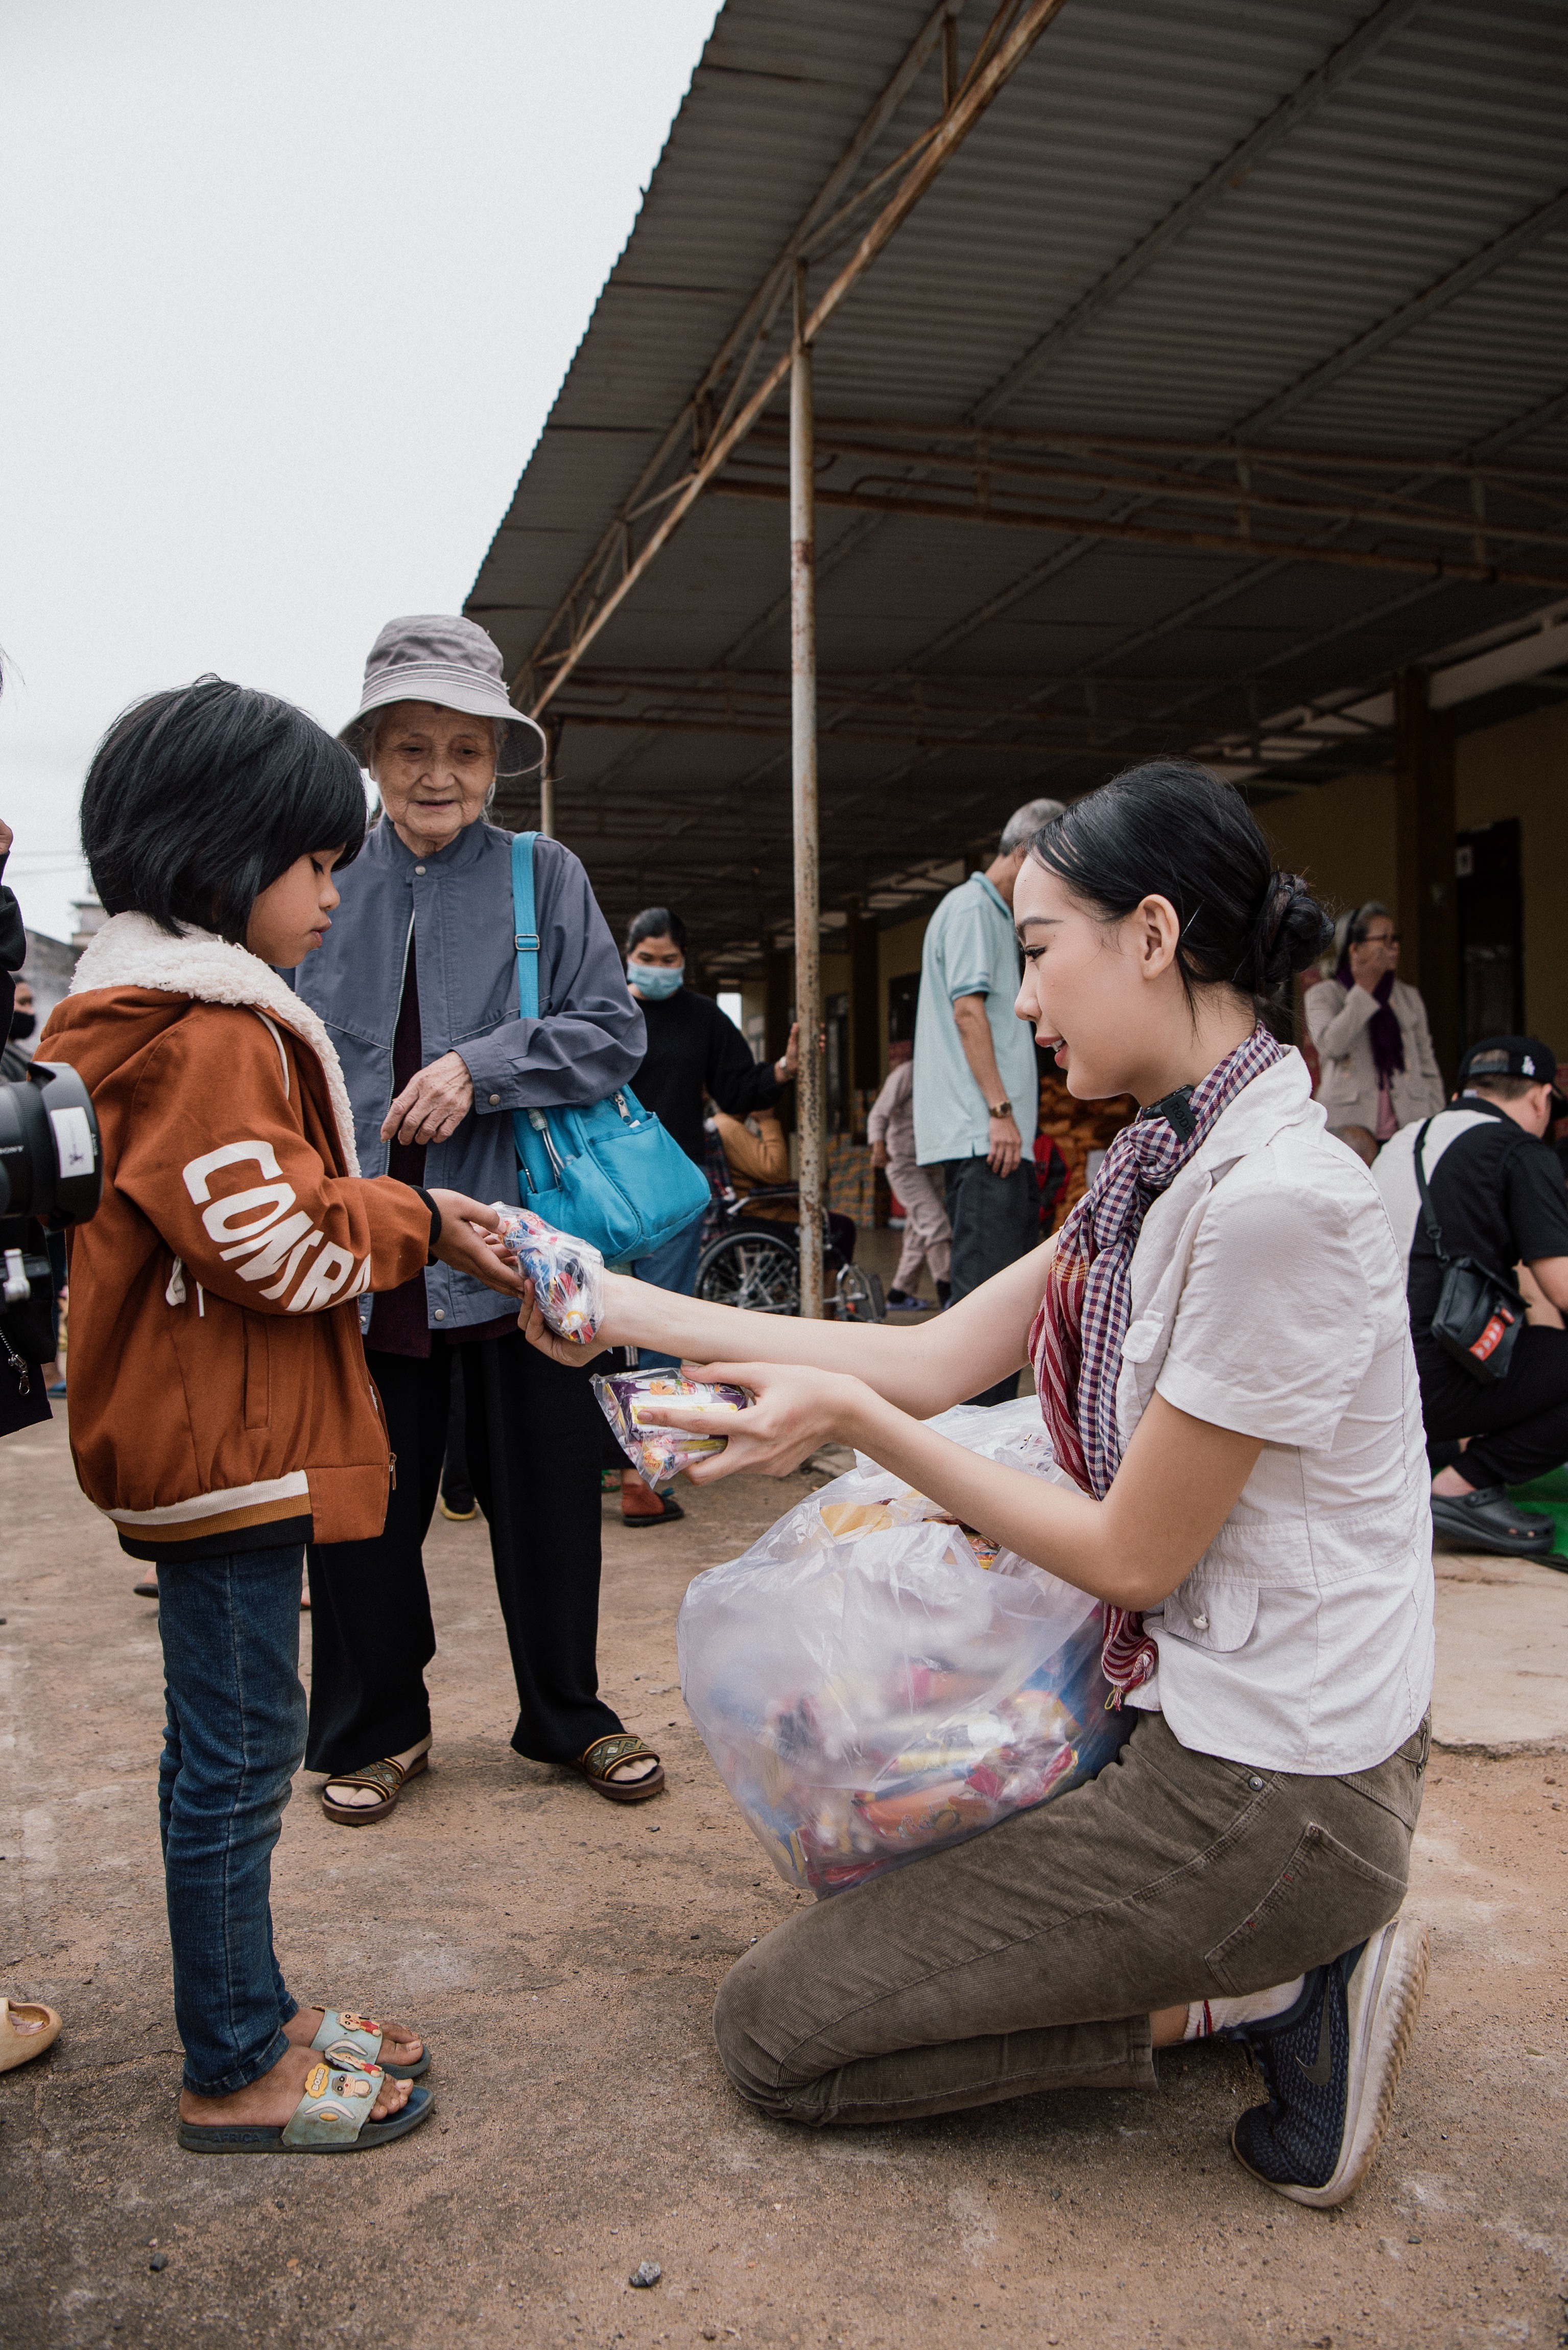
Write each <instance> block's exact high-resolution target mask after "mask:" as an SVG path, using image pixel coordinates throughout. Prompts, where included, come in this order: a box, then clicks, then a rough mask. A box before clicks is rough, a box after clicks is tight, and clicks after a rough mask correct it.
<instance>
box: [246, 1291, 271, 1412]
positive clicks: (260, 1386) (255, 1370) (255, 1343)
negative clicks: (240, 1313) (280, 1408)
mask: <svg viewBox="0 0 1568 2350" xmlns="http://www.w3.org/2000/svg"><path fill="white" fill-rule="evenodd" d="M244 1326H245V1426H246V1427H247V1428H265V1427H266V1426H267V1424H268V1422H269V1420H270V1419H271V1417H272V1378H271V1362H270V1358H269V1352H268V1341H267V1326H266V1317H265V1315H261V1314H245V1315H244Z"/></svg>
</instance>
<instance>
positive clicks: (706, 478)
mask: <svg viewBox="0 0 1568 2350" xmlns="http://www.w3.org/2000/svg"><path fill="white" fill-rule="evenodd" d="M1063 6H1064V0H1002V5H1001V7H1000V8H999V9H998V11H997V15H996V16H995V18H994V19H993V20H992V29H991V32H990V33H988V36H987V39H986V41H985V42H982V44H981V48H982V53H983V52H986V51H987V49H988V47H989V53H988V54H986V55H985V59H984V62H983V64H981V66H980V67H979V68H978V69H976V68H971V72H970V74H969V76H968V78H966V79H965V81H964V83H963V85H962V86H961V88H960V90H959V93H958V95H957V97H956V98H955V99H954V100H953V102H952V104H951V106H950V108H949V109H948V111H947V112H946V113H945V114H944V115H943V116H942V118H941V120H940V122H939V124H938V125H937V128H936V130H935V131H934V133H933V134H932V136H931V137H930V138H929V140H925V141H923V142H922V143H921V150H920V152H919V154H918V155H917V156H916V157H915V160H914V161H913V162H912V163H911V165H910V168H909V171H908V172H906V174H905V176H904V179H903V181H902V182H901V183H900V185H899V186H898V189H897V190H896V191H895V192H894V194H893V195H892V196H891V197H890V199H889V200H888V203H887V204H886V205H885V206H884V207H883V209H882V211H881V212H880V213H878V214H877V218H876V219H875V220H874V221H873V222H872V223H871V225H870V226H869V227H868V228H867V230H866V232H865V234H864V235H863V236H862V237H861V239H860V241H859V243H858V244H857V246H856V249H855V251H854V253H853V254H852V255H850V257H849V259H848V260H847V261H846V263H845V265H844V266H843V267H842V268H841V269H840V270H839V272H838V274H837V276H836V277H835V278H834V279H833V281H832V283H831V284H830V285H829V286H828V287H827V288H826V292H825V293H823V294H822V295H821V296H819V297H818V299H817V300H816V302H815V304H814V305H813V306H812V307H811V309H810V312H809V315H808V316H807V317H806V318H805V322H804V324H803V326H802V328H801V340H802V341H803V342H804V343H807V344H809V343H811V342H814V341H815V338H816V337H817V336H818V335H819V334H820V333H821V331H822V329H823V328H824V327H825V326H826V323H827V321H828V319H829V318H831V317H832V316H833V314H834V312H835V311H836V309H837V307H838V306H839V304H840V303H841V302H842V301H843V299H844V297H845V296H846V294H847V293H848V292H849V290H850V288H851V287H852V286H854V285H856V284H857V281H858V280H859V279H860V278H861V277H862V276H864V275H865V273H866V271H867V269H868V268H869V267H870V266H871V264H872V263H873V262H874V261H875V260H876V259H877V255H879V254H880V253H881V251H882V250H883V248H884V246H885V245H886V244H888V241H889V240H890V239H891V238H892V237H893V236H894V235H895V234H897V233H898V229H899V228H900V227H901V226H902V225H903V223H904V222H905V221H906V220H907V219H908V217H909V213H911V212H912V211H913V210H914V208H915V206H916V205H917V204H918V203H919V200H920V198H921V197H922V196H923V195H924V194H925V192H926V191H927V189H928V188H929V187H930V186H931V185H932V183H933V182H935V180H936V179H937V178H938V177H939V176H940V172H941V171H942V169H943V167H944V166H945V165H946V164H947V162H948V161H950V158H951V157H952V156H953V155H954V154H956V153H957V151H958V150H959V148H960V147H961V145H962V144H963V141H964V140H965V139H966V138H967V137H968V136H969V133H970V132H971V130H973V128H974V126H975V124H976V123H977V122H978V121H979V120H980V119H981V115H982V114H984V113H985V112H986V110H987V109H988V108H989V107H990V106H991V104H992V101H993V99H996V98H997V97H998V96H999V95H1000V94H1001V92H1002V90H1003V89H1004V88H1006V86H1007V84H1008V82H1009V81H1011V80H1012V76H1013V75H1014V73H1016V71H1017V70H1018V68H1019V67H1020V66H1021V65H1022V64H1023V60H1024V58H1025V57H1027V56H1028V55H1029V53H1030V51H1031V49H1033V47H1034V44H1035V42H1036V41H1037V40H1038V39H1039V38H1040V36H1041V35H1042V33H1044V30H1045V28H1046V26H1048V25H1049V24H1050V22H1051V20H1052V18H1053V17H1054V16H1057V15H1058V14H1059V13H1060V11H1061V9H1062V7H1063ZM790 363H791V353H790V352H789V351H787V350H786V351H785V352H784V354H783V356H782V357H781V358H780V359H776V360H775V361H774V365H773V366H772V367H771V368H770V369H769V370H768V372H767V374H766V375H765V376H764V377H763V380H762V382H761V384H760V385H759V386H758V388H757V390H755V391H754V392H753V394H752V396H751V398H750V399H749V400H747V401H746V403H745V405H744V407H742V409H741V410H740V411H738V412H737V413H736V414H735V415H734V416H733V417H732V420H731V421H730V422H729V423H728V424H727V425H726V426H725V427H724V429H723V430H722V432H719V433H717V434H716V435H715V436H714V438H713V439H712V441H711V442H710V443H709V444H708V446H707V448H706V449H705V450H704V452H703V454H702V457H701V461H700V462H699V463H697V464H696V465H695V466H694V468H693V469H692V471H691V473H690V474H688V475H687V476H686V478H685V480H684V482H683V483H682V484H680V485H678V489H677V493H676V494H674V495H673V497H672V498H671V500H670V504H669V505H668V509H667V511H666V513H665V515H664V516H663V519H662V520H661V521H660V522H659V524H658V525H656V527H655V528H654V530H653V532H652V534H651V536H649V539H648V540H647V542H646V543H645V545H644V546H643V547H642V550H641V552H640V553H639V555H637V556H636V557H635V558H633V559H631V560H628V561H626V562H624V563H623V568H622V572H621V577H620V578H619V580H618V582H617V584H616V585H615V586H614V587H612V588H610V589H609V591H608V592H607V594H605V595H603V596H602V597H601V596H598V595H597V593H596V597H595V604H594V609H593V612H592V614H591V616H590V617H589V618H588V619H587V620H586V621H584V622H582V623H581V624H580V625H577V626H576V627H574V629H573V636H572V641H571V643H570V645H569V646H568V647H567V648H566V650H565V651H564V652H563V653H561V654H559V655H550V656H548V657H547V658H548V662H549V666H550V670H551V674H550V678H549V681H548V682H547V683H546V685H545V689H544V691H543V692H542V693H540V694H539V695H537V697H536V698H535V702H534V714H535V716H537V715H538V714H539V712H542V711H543V710H544V709H545V707H546V706H547V705H548V703H549V702H550V701H551V700H552V699H553V697H554V696H555V694H556V691H558V690H559V688H560V686H561V684H562V683H563V681H565V679H566V677H567V676H568V675H569V674H570V672H571V671H572V670H573V669H575V668H576V664H577V662H578V661H579V660H580V659H581V658H582V655H583V654H584V652H586V650H587V648H588V646H589V645H590V644H591V643H592V642H593V641H594V639H595V638H596V637H597V635H598V634H599V631H600V630H601V629H603V628H604V626H605V625H606V623H607V621H608V620H609V619H610V618H611V617H612V615H613V614H614V613H615V612H616V611H618V609H619V608H620V606H621V604H622V603H623V602H624V601H625V599H626V598H627V597H628V595H629V594H630V593H631V590H632V589H633V587H635V586H636V585H637V583H638V581H639V579H640V578H641V577H642V576H643V574H644V572H646V570H647V569H648V567H649V564H650V563H652V562H653V561H654V559H655V557H656V556H658V555H659V552H660V550H661V548H662V547H663V546H665V545H666V544H667V543H668V541H669V540H670V537H671V536H672V535H673V534H674V532H675V531H676V530H677V529H678V528H679V527H680V524H681V522H682V521H683V520H684V519H685V517H686V515H688V514H689V513H690V511H691V507H692V506H693V505H694V504H696V502H697V500H698V498H699V497H700V496H701V494H702V492H703V491H704V490H705V489H706V488H707V487H708V486H709V485H710V484H711V481H712V479H713V476H714V475H715V474H716V473H718V471H719V469H720V467H721V466H722V465H723V464H724V463H725V462H726V460H727V459H728V458H729V457H730V456H731V454H732V452H733V451H734V450H735V449H736V448H737V447H738V446H739V444H740V442H742V440H743V439H744V438H745V436H746V434H747V433H748V432H750V431H751V428H752V426H753V424H754V423H755V421H756V420H757V418H758V417H759V416H760V415H761V414H762V412H763V409H764V407H765V406H766V405H767V402H768V401H769V400H771V399H772V397H773V395H774V392H775V391H776V390H778V388H779V386H780V385H781V384H782V383H783V382H784V378H785V377H786V375H787V374H788V373H789V369H790ZM621 527H622V528H626V529H629V527H630V525H621ZM610 536H611V537H612V538H613V536H614V534H613V532H612V534H610ZM627 551H628V553H629V542H628V550H627ZM540 641H541V645H543V644H544V643H545V642H546V641H547V639H541V640H540ZM533 660H534V665H535V667H537V666H542V665H543V659H542V656H541V654H540V651H539V650H538V649H536V650H535V655H534V657H533Z"/></svg>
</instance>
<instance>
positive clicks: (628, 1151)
mask: <svg viewBox="0 0 1568 2350" xmlns="http://www.w3.org/2000/svg"><path fill="white" fill-rule="evenodd" d="M537 837H538V835H537V834H536V833H532V832H519V833H515V834H514V836H513V840H512V917H513V926H514V932H515V936H514V941H513V943H514V947H515V949H516V952H517V1010H518V1014H519V1015H520V1017H521V1018H523V1019H524V1020H536V1019H537V1018H538V1016H539V934H538V931H537V929H536V928H535V912H534V843H535V840H536V839H537ZM512 1130H513V1133H514V1136H515V1138H516V1141H517V1160H518V1168H517V1190H518V1196H519V1198H520V1199H521V1200H522V1202H523V1205H524V1207H525V1208H531V1209H532V1210H533V1211H534V1213H535V1215H536V1216H543V1217H544V1219H545V1222H546V1223H547V1224H554V1225H556V1227H557V1229H558V1230H559V1231H561V1232H571V1233H573V1234H575V1235H576V1238H577V1239H578V1240H580V1241H591V1242H592V1243H593V1245H594V1247H595V1248H597V1250H598V1251H599V1253H600V1254H601V1255H602V1256H603V1258H604V1261H605V1263H607V1264H628V1263H631V1262H632V1260H633V1259H634V1258H636V1257H639V1256H651V1254H652V1253H653V1251H654V1250H655V1249H657V1248H662V1247H663V1245H664V1243H665V1242H666V1241H672V1240H673V1239H674V1238H675V1235H676V1233H677V1232H684V1231H685V1229H686V1227H687V1225H688V1224H691V1223H693V1222H695V1221H696V1219H697V1218H698V1217H699V1216H701V1215H702V1214H703V1213H704V1212H705V1211H706V1209H707V1206H708V1201H709V1197H710V1194H709V1190H708V1179H707V1177H706V1176H705V1175H704V1174H703V1172H702V1170H701V1168H700V1167H696V1166H693V1164H692V1162H691V1159H688V1158H687V1156H686V1153H685V1152H684V1151H683V1150H682V1149H681V1148H680V1144H679V1143H678V1142H677V1141H676V1140H675V1139H674V1138H673V1137H672V1136H671V1135H670V1133H669V1132H668V1131H667V1130H666V1129H665V1128H663V1127H662V1126H660V1124H659V1120H658V1119H657V1118H654V1117H653V1116H651V1115H650V1113H649V1111H647V1110H645V1109H644V1108H643V1107H642V1104H641V1103H640V1102H639V1100H638V1098H637V1096H636V1095H635V1094H634V1093H633V1092H632V1089H631V1087H629V1086H622V1087H620V1089H619V1091H618V1092H617V1093H613V1094H611V1096H610V1097H609V1099H608V1100H607V1101H601V1102H594V1103H592V1104H591V1105H590V1106H589V1107H587V1108H586V1109H574V1108H570V1107H566V1108H560V1109H528V1110H514V1111H513V1113H512Z"/></svg>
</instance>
